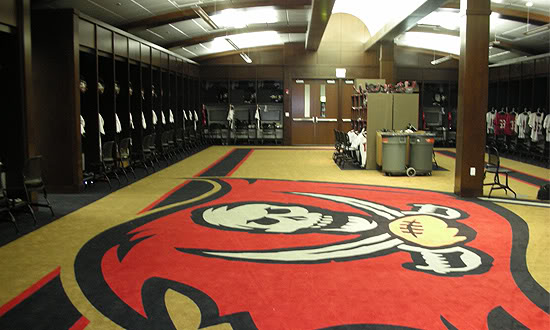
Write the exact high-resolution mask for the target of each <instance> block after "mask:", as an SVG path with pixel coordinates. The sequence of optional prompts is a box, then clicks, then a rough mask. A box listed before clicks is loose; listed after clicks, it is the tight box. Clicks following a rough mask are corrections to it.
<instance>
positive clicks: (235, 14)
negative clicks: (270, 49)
mask: <svg viewBox="0 0 550 330" xmlns="http://www.w3.org/2000/svg"><path fill="white" fill-rule="evenodd" d="M211 18H212V20H213V21H215V22H216V23H217V24H218V25H219V26H222V27H225V28H236V29H239V28H244V27H246V26H247V25H250V24H269V23H275V22H278V21H279V18H278V15H277V11H276V10H275V9H272V8H249V9H225V10H222V11H220V12H219V13H218V14H216V15H212V16H211Z"/></svg>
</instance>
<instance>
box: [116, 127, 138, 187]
mask: <svg viewBox="0 0 550 330" xmlns="http://www.w3.org/2000/svg"><path fill="white" fill-rule="evenodd" d="M131 145H132V138H129V137H127V138H123V139H122V140H120V144H119V145H118V152H119V155H120V159H119V160H120V167H121V168H122V169H124V174H126V170H129V171H130V172H132V175H133V176H134V179H136V172H135V171H134V166H133V161H132V157H131V151H130V146H131Z"/></svg>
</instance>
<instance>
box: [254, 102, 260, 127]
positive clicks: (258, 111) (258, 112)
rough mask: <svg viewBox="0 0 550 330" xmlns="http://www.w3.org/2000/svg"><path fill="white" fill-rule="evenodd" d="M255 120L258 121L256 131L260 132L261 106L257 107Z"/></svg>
mask: <svg viewBox="0 0 550 330" xmlns="http://www.w3.org/2000/svg"><path fill="white" fill-rule="evenodd" d="M254 119H256V130H258V131H259V130H260V127H261V125H260V106H259V105H257V106H256V113H255V114H254Z"/></svg>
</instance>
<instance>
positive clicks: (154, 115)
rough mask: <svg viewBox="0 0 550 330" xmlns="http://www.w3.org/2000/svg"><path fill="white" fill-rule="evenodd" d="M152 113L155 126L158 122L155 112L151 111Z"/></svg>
mask: <svg viewBox="0 0 550 330" xmlns="http://www.w3.org/2000/svg"><path fill="white" fill-rule="evenodd" d="M151 111H152V112H153V125H156V124H157V122H158V118H157V113H156V112H155V110H151Z"/></svg>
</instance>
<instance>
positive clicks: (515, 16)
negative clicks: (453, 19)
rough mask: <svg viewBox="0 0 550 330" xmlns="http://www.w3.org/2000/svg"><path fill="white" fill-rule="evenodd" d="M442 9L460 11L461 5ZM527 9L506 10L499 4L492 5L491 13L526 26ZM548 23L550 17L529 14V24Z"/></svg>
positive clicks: (450, 4)
mask: <svg viewBox="0 0 550 330" xmlns="http://www.w3.org/2000/svg"><path fill="white" fill-rule="evenodd" d="M441 8H450V9H460V3H459V2H458V1H451V2H448V3H446V4H445V5H443V6H442V7H441ZM525 8H526V9H525V10H518V9H512V8H506V7H503V6H502V5H498V4H491V11H492V12H493V13H498V14H500V18H502V19H507V20H510V21H514V22H519V23H524V24H525V23H527V7H525ZM548 23H550V16H548V15H543V14H539V13H537V12H532V11H530V12H529V24H533V25H544V24H548Z"/></svg>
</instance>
